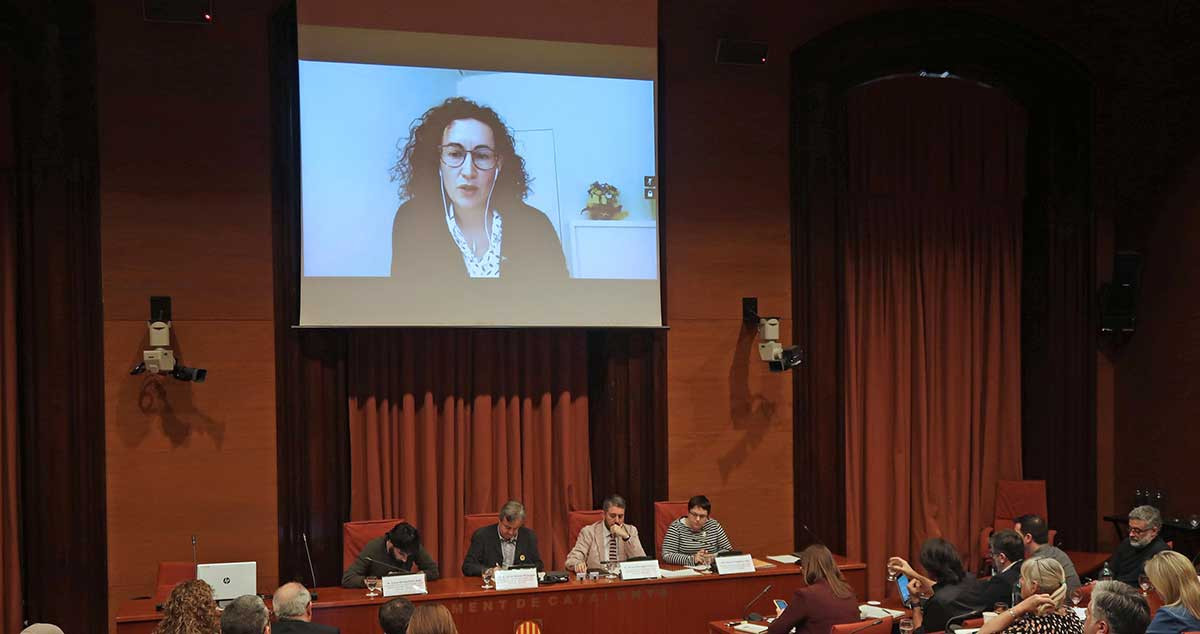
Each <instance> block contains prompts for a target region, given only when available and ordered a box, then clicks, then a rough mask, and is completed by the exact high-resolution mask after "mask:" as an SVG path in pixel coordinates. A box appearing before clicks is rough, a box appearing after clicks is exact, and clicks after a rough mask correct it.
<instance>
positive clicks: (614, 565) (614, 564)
mask: <svg viewBox="0 0 1200 634" xmlns="http://www.w3.org/2000/svg"><path fill="white" fill-rule="evenodd" d="M604 571H605V572H607V573H608V578H609V579H616V578H617V577H618V576H620V574H621V562H619V561H608V562H605V563H604Z"/></svg>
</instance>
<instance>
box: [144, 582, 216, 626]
mask: <svg viewBox="0 0 1200 634" xmlns="http://www.w3.org/2000/svg"><path fill="white" fill-rule="evenodd" d="M220 623H221V620H220V616H218V614H217V602H216V601H214V600H213V589H212V586H210V585H208V583H206V582H205V581H203V580H201V579H189V580H188V581H184V582H183V583H181V584H179V585H177V586H175V588H174V589H172V590H171V595H170V596H168V597H167V602H166V603H165V604H163V619H162V620H161V621H159V623H158V627H157V628H155V629H154V633H155V634H221V625H220Z"/></svg>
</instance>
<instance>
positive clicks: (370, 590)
mask: <svg viewBox="0 0 1200 634" xmlns="http://www.w3.org/2000/svg"><path fill="white" fill-rule="evenodd" d="M363 583H364V584H366V586H367V596H368V597H377V596H379V586H380V584H381V583H382V581H381V580H380V578H379V577H367V578H366V579H363Z"/></svg>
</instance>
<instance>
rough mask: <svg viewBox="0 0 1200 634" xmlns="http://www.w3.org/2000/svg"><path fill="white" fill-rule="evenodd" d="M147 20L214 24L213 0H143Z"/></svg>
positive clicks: (143, 12) (144, 15)
mask: <svg viewBox="0 0 1200 634" xmlns="http://www.w3.org/2000/svg"><path fill="white" fill-rule="evenodd" d="M142 16H143V17H144V18H145V19H146V21H147V22H173V23H176V24H212V21H213V12H212V0H142Z"/></svg>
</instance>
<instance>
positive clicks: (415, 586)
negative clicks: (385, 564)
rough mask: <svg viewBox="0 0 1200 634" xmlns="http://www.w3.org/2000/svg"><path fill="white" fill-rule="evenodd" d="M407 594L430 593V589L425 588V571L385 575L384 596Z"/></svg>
mask: <svg viewBox="0 0 1200 634" xmlns="http://www.w3.org/2000/svg"><path fill="white" fill-rule="evenodd" d="M406 594H429V590H426V589H425V573H423V572H418V573H416V574H413V575H388V576H386V577H383V596H385V597H399V596H404V595H406Z"/></svg>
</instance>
